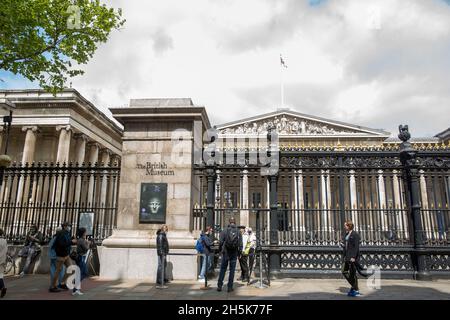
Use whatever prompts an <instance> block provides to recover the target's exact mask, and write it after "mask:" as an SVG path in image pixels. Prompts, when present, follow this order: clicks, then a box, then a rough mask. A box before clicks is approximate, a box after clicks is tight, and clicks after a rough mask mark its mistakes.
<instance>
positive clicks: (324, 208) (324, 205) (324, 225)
mask: <svg viewBox="0 0 450 320" xmlns="http://www.w3.org/2000/svg"><path fill="white" fill-rule="evenodd" d="M325 174H326V172H325V170H320V192H321V208H320V213H321V216H322V219H321V220H322V221H321V224H320V230H321V231H326V230H328V215H327V213H328V201H327V179H326V176H325Z"/></svg>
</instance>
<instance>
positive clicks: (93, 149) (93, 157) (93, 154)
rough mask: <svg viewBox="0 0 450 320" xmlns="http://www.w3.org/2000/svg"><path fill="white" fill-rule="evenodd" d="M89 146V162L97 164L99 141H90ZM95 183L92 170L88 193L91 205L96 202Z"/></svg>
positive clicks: (92, 164)
mask: <svg viewBox="0 0 450 320" xmlns="http://www.w3.org/2000/svg"><path fill="white" fill-rule="evenodd" d="M88 147H89V154H88V162H89V164H90V165H91V166H95V165H96V164H97V163H98V151H99V148H100V145H99V144H98V143H97V142H90V143H88ZM94 184H95V176H94V174H93V172H92V174H91V176H90V177H89V185H88V194H87V204H90V205H93V203H94V202H95V192H94V191H95V190H94Z"/></svg>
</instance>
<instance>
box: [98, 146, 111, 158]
mask: <svg viewBox="0 0 450 320" xmlns="http://www.w3.org/2000/svg"><path fill="white" fill-rule="evenodd" d="M100 153H102V154H104V153H107V154H108V155H109V156H110V157H111V156H112V155H113V152H112V151H111V150H109V149H108V148H101V149H100Z"/></svg>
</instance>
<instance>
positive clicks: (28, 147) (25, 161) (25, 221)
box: [16, 126, 39, 230]
mask: <svg viewBox="0 0 450 320" xmlns="http://www.w3.org/2000/svg"><path fill="white" fill-rule="evenodd" d="M22 131H23V132H25V144H24V146H23V154H22V165H23V166H25V165H28V166H31V165H32V164H33V162H34V154H35V150H36V139H37V133H38V132H39V129H38V127H37V126H26V127H22ZM29 190H30V176H28V175H25V176H22V177H21V178H19V181H18V187H17V198H16V199H17V202H20V203H21V204H24V205H25V203H31V202H32V201H33V200H34V199H32V198H30V194H29V192H30V191H29ZM32 195H33V188H32V191H31V196H32ZM31 211H32V210H30V211H29V212H26V213H25V214H23V213H22V212H21V210H19V208H17V212H16V217H17V219H18V221H17V224H20V225H21V226H23V227H24V230H27V229H28V226H29V224H30V223H31V219H32V213H31Z"/></svg>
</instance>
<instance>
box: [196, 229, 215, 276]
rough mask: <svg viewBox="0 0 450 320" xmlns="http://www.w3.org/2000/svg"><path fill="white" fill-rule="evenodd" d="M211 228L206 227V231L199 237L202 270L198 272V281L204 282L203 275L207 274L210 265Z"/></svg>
mask: <svg viewBox="0 0 450 320" xmlns="http://www.w3.org/2000/svg"><path fill="white" fill-rule="evenodd" d="M211 230H212V227H207V228H206V231H205V232H204V233H202V234H201V235H200V239H199V240H200V242H201V244H202V246H203V252H202V268H201V270H200V275H199V276H198V281H205V275H206V274H207V273H208V272H209V269H210V268H209V266H210V265H211V261H210V259H211V251H212V250H211V245H212V243H211V238H210V234H211Z"/></svg>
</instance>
